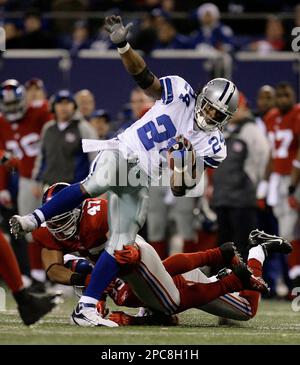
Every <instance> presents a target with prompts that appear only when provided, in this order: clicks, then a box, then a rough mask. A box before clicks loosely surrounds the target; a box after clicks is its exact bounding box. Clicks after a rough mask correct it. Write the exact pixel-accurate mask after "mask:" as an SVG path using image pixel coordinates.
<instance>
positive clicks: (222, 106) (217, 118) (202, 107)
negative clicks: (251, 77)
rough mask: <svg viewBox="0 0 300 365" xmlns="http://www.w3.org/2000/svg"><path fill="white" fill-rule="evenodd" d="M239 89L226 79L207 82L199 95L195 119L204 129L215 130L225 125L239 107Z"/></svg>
mask: <svg viewBox="0 0 300 365" xmlns="http://www.w3.org/2000/svg"><path fill="white" fill-rule="evenodd" d="M237 104H238V91H237V89H236V86H235V85H234V84H233V83H232V82H231V81H228V80H226V79H221V78H219V79H214V80H211V81H210V82H209V83H208V84H206V85H205V86H204V88H203V90H202V92H201V93H200V94H199V95H198V96H197V100H196V104H195V121H196V123H197V125H198V127H199V128H200V129H202V130H203V131H206V132H208V131H213V130H216V129H219V130H221V131H222V129H223V127H224V126H225V125H226V123H227V122H228V121H229V119H230V118H231V117H232V115H233V114H234V112H235V111H236V109H237Z"/></svg>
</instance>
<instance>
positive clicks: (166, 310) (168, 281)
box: [109, 230, 292, 325]
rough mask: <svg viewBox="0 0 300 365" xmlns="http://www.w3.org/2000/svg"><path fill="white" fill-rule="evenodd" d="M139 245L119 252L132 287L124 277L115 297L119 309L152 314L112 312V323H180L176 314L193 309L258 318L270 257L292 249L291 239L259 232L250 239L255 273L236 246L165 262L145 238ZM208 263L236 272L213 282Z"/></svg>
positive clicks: (225, 273)
mask: <svg viewBox="0 0 300 365" xmlns="http://www.w3.org/2000/svg"><path fill="white" fill-rule="evenodd" d="M136 242H137V243H136V244H135V245H134V246H126V247H124V250H121V251H115V257H116V259H117V261H118V262H119V264H121V265H127V267H126V270H127V274H125V275H124V276H123V278H124V280H125V281H126V282H128V284H129V285H128V284H125V283H124V282H123V283H122V282H120V280H119V279H118V280H117V281H116V284H115V286H114V288H113V289H114V290H112V292H111V294H110V295H111V297H112V298H113V299H114V301H115V303H116V304H117V305H120V306H129V307H137V306H144V307H146V308H147V310H146V311H144V313H143V315H142V316H131V315H129V314H127V313H124V312H119V311H117V312H112V313H111V315H110V316H109V319H110V320H112V321H114V322H116V323H118V324H119V325H144V324H146V325H153V324H155V325H157V324H161V325H166V324H167V325H171V324H177V320H176V317H175V318H174V316H173V315H174V314H176V313H180V312H182V311H185V310H187V309H190V308H198V309H201V310H204V311H206V312H208V313H211V314H213V315H216V316H221V317H223V318H225V319H235V320H240V321H246V320H249V319H251V318H253V317H254V316H255V315H256V312H257V309H258V304H259V300H260V293H259V292H263V291H264V290H266V286H265V284H264V282H263V281H262V279H260V276H261V274H262V266H263V263H264V260H265V258H266V257H267V256H268V255H269V254H271V253H274V252H278V253H282V254H288V253H290V252H291V250H292V246H291V244H290V243H289V242H287V241H286V240H285V239H283V238H281V237H278V236H272V235H268V234H266V233H264V232H261V231H258V230H254V231H252V232H251V233H250V235H249V247H250V250H249V255H248V261H247V265H248V268H250V271H249V269H246V265H245V264H243V263H241V259H240V257H239V256H238V255H237V254H236V251H235V247H234V245H233V243H232V242H227V243H225V244H223V245H221V246H220V247H219V248H215V249H210V250H207V251H204V252H195V253H181V254H176V255H173V256H170V257H169V258H167V259H165V260H164V261H163V262H160V260H159V257H158V255H157V254H156V253H155V251H154V249H153V248H152V247H151V246H150V245H149V244H147V243H146V242H145V241H144V240H143V239H142V238H141V237H137V241H136ZM128 265H129V266H131V271H130V269H129V268H128ZM206 265H207V266H212V267H221V266H226V267H230V268H231V270H232V272H231V274H229V275H228V271H227V270H221V271H220V272H219V274H218V275H217V277H210V278H209V277H207V276H206V275H205V274H204V273H203V272H202V271H201V270H200V269H199V268H198V267H201V266H206ZM236 278H238V281H234V280H236ZM226 280H228V282H226ZM247 289H248V290H247ZM249 289H250V290H249ZM234 291H236V292H234ZM230 292H231V294H229V293H230ZM134 294H135V295H136V296H135V295H134Z"/></svg>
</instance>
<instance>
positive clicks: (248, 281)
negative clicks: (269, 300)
mask: <svg viewBox="0 0 300 365" xmlns="http://www.w3.org/2000/svg"><path fill="white" fill-rule="evenodd" d="M232 272H233V273H234V274H235V275H236V276H237V277H238V278H239V279H240V280H241V282H242V284H243V289H249V290H255V291H258V292H260V293H269V292H270V289H269V287H268V284H267V283H266V282H265V281H264V280H263V278H261V277H259V276H254V275H253V273H252V271H251V270H250V268H249V267H248V266H247V265H246V264H244V263H243V264H240V265H238V266H234V267H233V268H232Z"/></svg>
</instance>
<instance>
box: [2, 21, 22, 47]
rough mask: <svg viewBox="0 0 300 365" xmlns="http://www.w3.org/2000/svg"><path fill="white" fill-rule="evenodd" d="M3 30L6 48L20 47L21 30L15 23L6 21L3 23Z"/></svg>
mask: <svg viewBox="0 0 300 365" xmlns="http://www.w3.org/2000/svg"><path fill="white" fill-rule="evenodd" d="M4 30H5V36H6V48H7V49H14V48H20V39H21V38H20V37H21V35H22V32H21V30H20V29H18V27H17V25H16V24H15V23H14V22H12V21H6V22H5V24H4Z"/></svg>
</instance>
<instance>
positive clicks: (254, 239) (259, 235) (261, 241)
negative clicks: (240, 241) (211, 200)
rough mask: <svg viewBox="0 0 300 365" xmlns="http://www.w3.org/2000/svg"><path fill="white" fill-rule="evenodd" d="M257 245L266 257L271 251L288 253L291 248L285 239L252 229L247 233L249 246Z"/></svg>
mask: <svg viewBox="0 0 300 365" xmlns="http://www.w3.org/2000/svg"><path fill="white" fill-rule="evenodd" d="M258 245H260V246H261V247H262V248H263V250H264V253H265V255H266V257H267V256H268V255H270V254H272V253H283V254H289V253H291V252H292V250H293V248H292V245H291V244H290V243H289V242H288V241H287V240H286V239H284V238H282V237H280V236H275V235H271V234H268V233H265V232H264V231H259V230H258V229H254V230H253V231H251V232H250V234H249V246H250V248H251V247H255V246H258Z"/></svg>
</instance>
